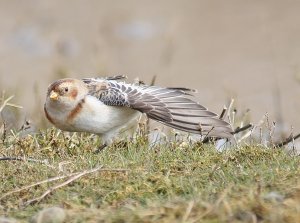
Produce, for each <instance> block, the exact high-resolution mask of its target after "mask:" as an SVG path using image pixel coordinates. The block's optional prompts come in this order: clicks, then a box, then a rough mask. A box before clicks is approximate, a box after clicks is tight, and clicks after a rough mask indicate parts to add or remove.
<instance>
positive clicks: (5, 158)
mask: <svg viewBox="0 0 300 223" xmlns="http://www.w3.org/2000/svg"><path fill="white" fill-rule="evenodd" d="M0 161H25V162H26V161H28V162H35V163H41V164H45V165H46V166H48V167H51V168H55V167H54V166H52V165H49V162H48V160H37V159H32V158H25V157H11V156H3V157H0Z"/></svg>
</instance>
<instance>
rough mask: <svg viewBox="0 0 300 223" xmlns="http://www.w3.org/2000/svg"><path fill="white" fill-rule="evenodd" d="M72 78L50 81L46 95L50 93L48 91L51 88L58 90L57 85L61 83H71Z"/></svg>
mask: <svg viewBox="0 0 300 223" xmlns="http://www.w3.org/2000/svg"><path fill="white" fill-rule="evenodd" d="M73 82H74V80H71V79H61V80H58V81H55V82H54V83H52V84H51V85H50V86H49V87H48V92H47V95H48V96H49V95H50V92H51V91H52V90H53V91H55V92H58V90H59V85H61V84H62V83H73Z"/></svg>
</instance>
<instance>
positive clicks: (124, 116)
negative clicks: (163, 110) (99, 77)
mask: <svg viewBox="0 0 300 223" xmlns="http://www.w3.org/2000/svg"><path fill="white" fill-rule="evenodd" d="M139 114H140V112H138V111H136V110H133V109H131V108H128V107H122V106H107V105H105V104H103V103H102V102H101V101H99V100H98V99H96V98H95V97H92V96H86V97H85V103H84V104H83V106H82V110H81V111H80V112H79V113H78V115H77V116H76V117H75V118H74V120H72V121H71V122H70V123H69V125H71V126H72V129H73V131H79V132H90V133H96V134H106V133H108V132H111V131H115V130H117V129H120V128H122V127H125V126H126V125H127V124H128V123H130V122H131V121H132V120H133V119H135V118H137V117H138V116H139Z"/></svg>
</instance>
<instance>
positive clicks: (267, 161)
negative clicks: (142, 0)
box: [0, 129, 300, 222]
mask: <svg viewBox="0 0 300 223" xmlns="http://www.w3.org/2000/svg"><path fill="white" fill-rule="evenodd" d="M99 144H100V142H99V141H98V139H97V137H94V136H91V135H87V134H74V135H71V136H69V135H66V134H63V133H61V132H60V131H57V130H54V129H48V130H46V131H44V132H41V133H39V134H37V135H35V136H27V137H25V138H22V139H20V138H19V137H17V136H13V135H11V136H8V137H6V139H4V140H3V141H2V143H1V144H0V156H2V157H3V156H11V157H16V156H18V157H27V158H28V157H30V158H34V159H37V160H45V159H46V160H48V161H49V163H48V164H49V165H45V164H42V163H37V162H30V161H0V180H1V184H0V197H2V198H0V216H1V215H2V216H8V217H13V218H16V219H18V220H19V221H20V222H27V221H28V220H29V219H30V218H31V216H33V215H34V214H35V213H36V212H37V211H39V210H41V209H43V208H46V207H51V206H60V207H62V208H64V209H65V211H66V213H67V221H66V222H257V221H261V222H298V221H299V219H300V168H299V167H300V158H299V157H298V156H294V155H292V154H288V153H286V152H285V151H283V150H282V149H270V148H264V147H260V146H256V145H251V146H242V147H241V148H236V147H232V148H230V149H227V150H226V151H223V152H218V151H216V149H215V148H214V146H213V145H201V144H190V145H187V144H185V145H182V144H180V143H176V142H169V143H166V144H163V145H157V146H155V147H151V148H149V145H148V143H147V140H145V138H144V137H142V136H141V137H138V138H137V139H135V140H128V141H127V143H125V144H123V145H121V144H116V145H112V146H110V147H108V148H106V149H104V150H103V151H101V152H100V153H98V154H95V153H94V150H95V149H96V148H97V147H98V146H99ZM97 166H102V167H103V168H105V169H106V171H97V172H95V173H92V174H87V175H85V176H83V177H81V178H79V179H77V180H75V181H73V182H71V183H69V184H67V185H65V186H63V187H61V188H59V189H57V190H54V191H52V192H51V193H50V194H49V195H48V196H46V197H45V198H44V199H42V200H41V201H40V202H38V203H33V204H31V205H27V206H24V205H23V204H24V203H25V202H26V201H28V200H30V199H32V198H34V197H38V196H40V195H42V194H43V193H44V192H45V191H46V190H47V189H49V188H51V187H53V186H54V185H57V184H59V183H62V182H64V181H66V180H67V179H68V178H65V179H62V180H58V181H53V182H49V183H45V184H41V185H39V186H35V187H31V188H30V189H27V190H22V191H20V192H16V193H12V194H9V195H8V196H5V197H3V196H4V195H5V193H7V192H10V191H13V190H15V189H16V188H21V187H23V186H26V185H30V184H33V183H36V182H38V181H42V180H45V179H48V178H51V177H55V176H60V175H67V174H70V173H73V172H81V171H84V170H87V169H91V168H95V167H97ZM116 168H118V169H120V168H121V169H124V170H126V171H124V172H122V171H121V172H118V171H114V169H116Z"/></svg>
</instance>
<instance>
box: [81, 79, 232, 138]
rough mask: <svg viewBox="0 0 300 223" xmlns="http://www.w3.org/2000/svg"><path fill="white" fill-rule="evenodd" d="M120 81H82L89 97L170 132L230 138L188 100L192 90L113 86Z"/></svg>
mask: <svg viewBox="0 0 300 223" xmlns="http://www.w3.org/2000/svg"><path fill="white" fill-rule="evenodd" d="M118 79H120V78H111V79H83V81H84V83H86V85H87V87H88V89H89V94H90V95H92V96H94V97H96V98H98V99H99V100H100V101H101V102H103V103H104V104H106V105H110V106H127V107H130V108H132V109H135V110H138V111H140V112H142V113H145V114H146V115H147V116H148V117H149V118H151V119H153V120H156V121H158V122H162V123H163V124H165V125H167V126H170V127H172V128H175V129H178V130H182V131H186V132H191V133H195V134H201V135H207V136H215V137H226V138H230V137H232V129H231V127H230V125H229V124H228V123H227V122H225V121H223V120H220V119H218V117H217V115H216V114H215V113H213V112H211V111H208V110H207V109H206V108H205V107H204V106H202V105H200V104H198V103H197V102H195V101H194V100H192V99H191V98H192V94H191V93H193V92H195V91H194V90H191V89H188V88H161V87H156V86H146V85H134V84H126V83H123V82H117V81H116V80H118Z"/></svg>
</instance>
